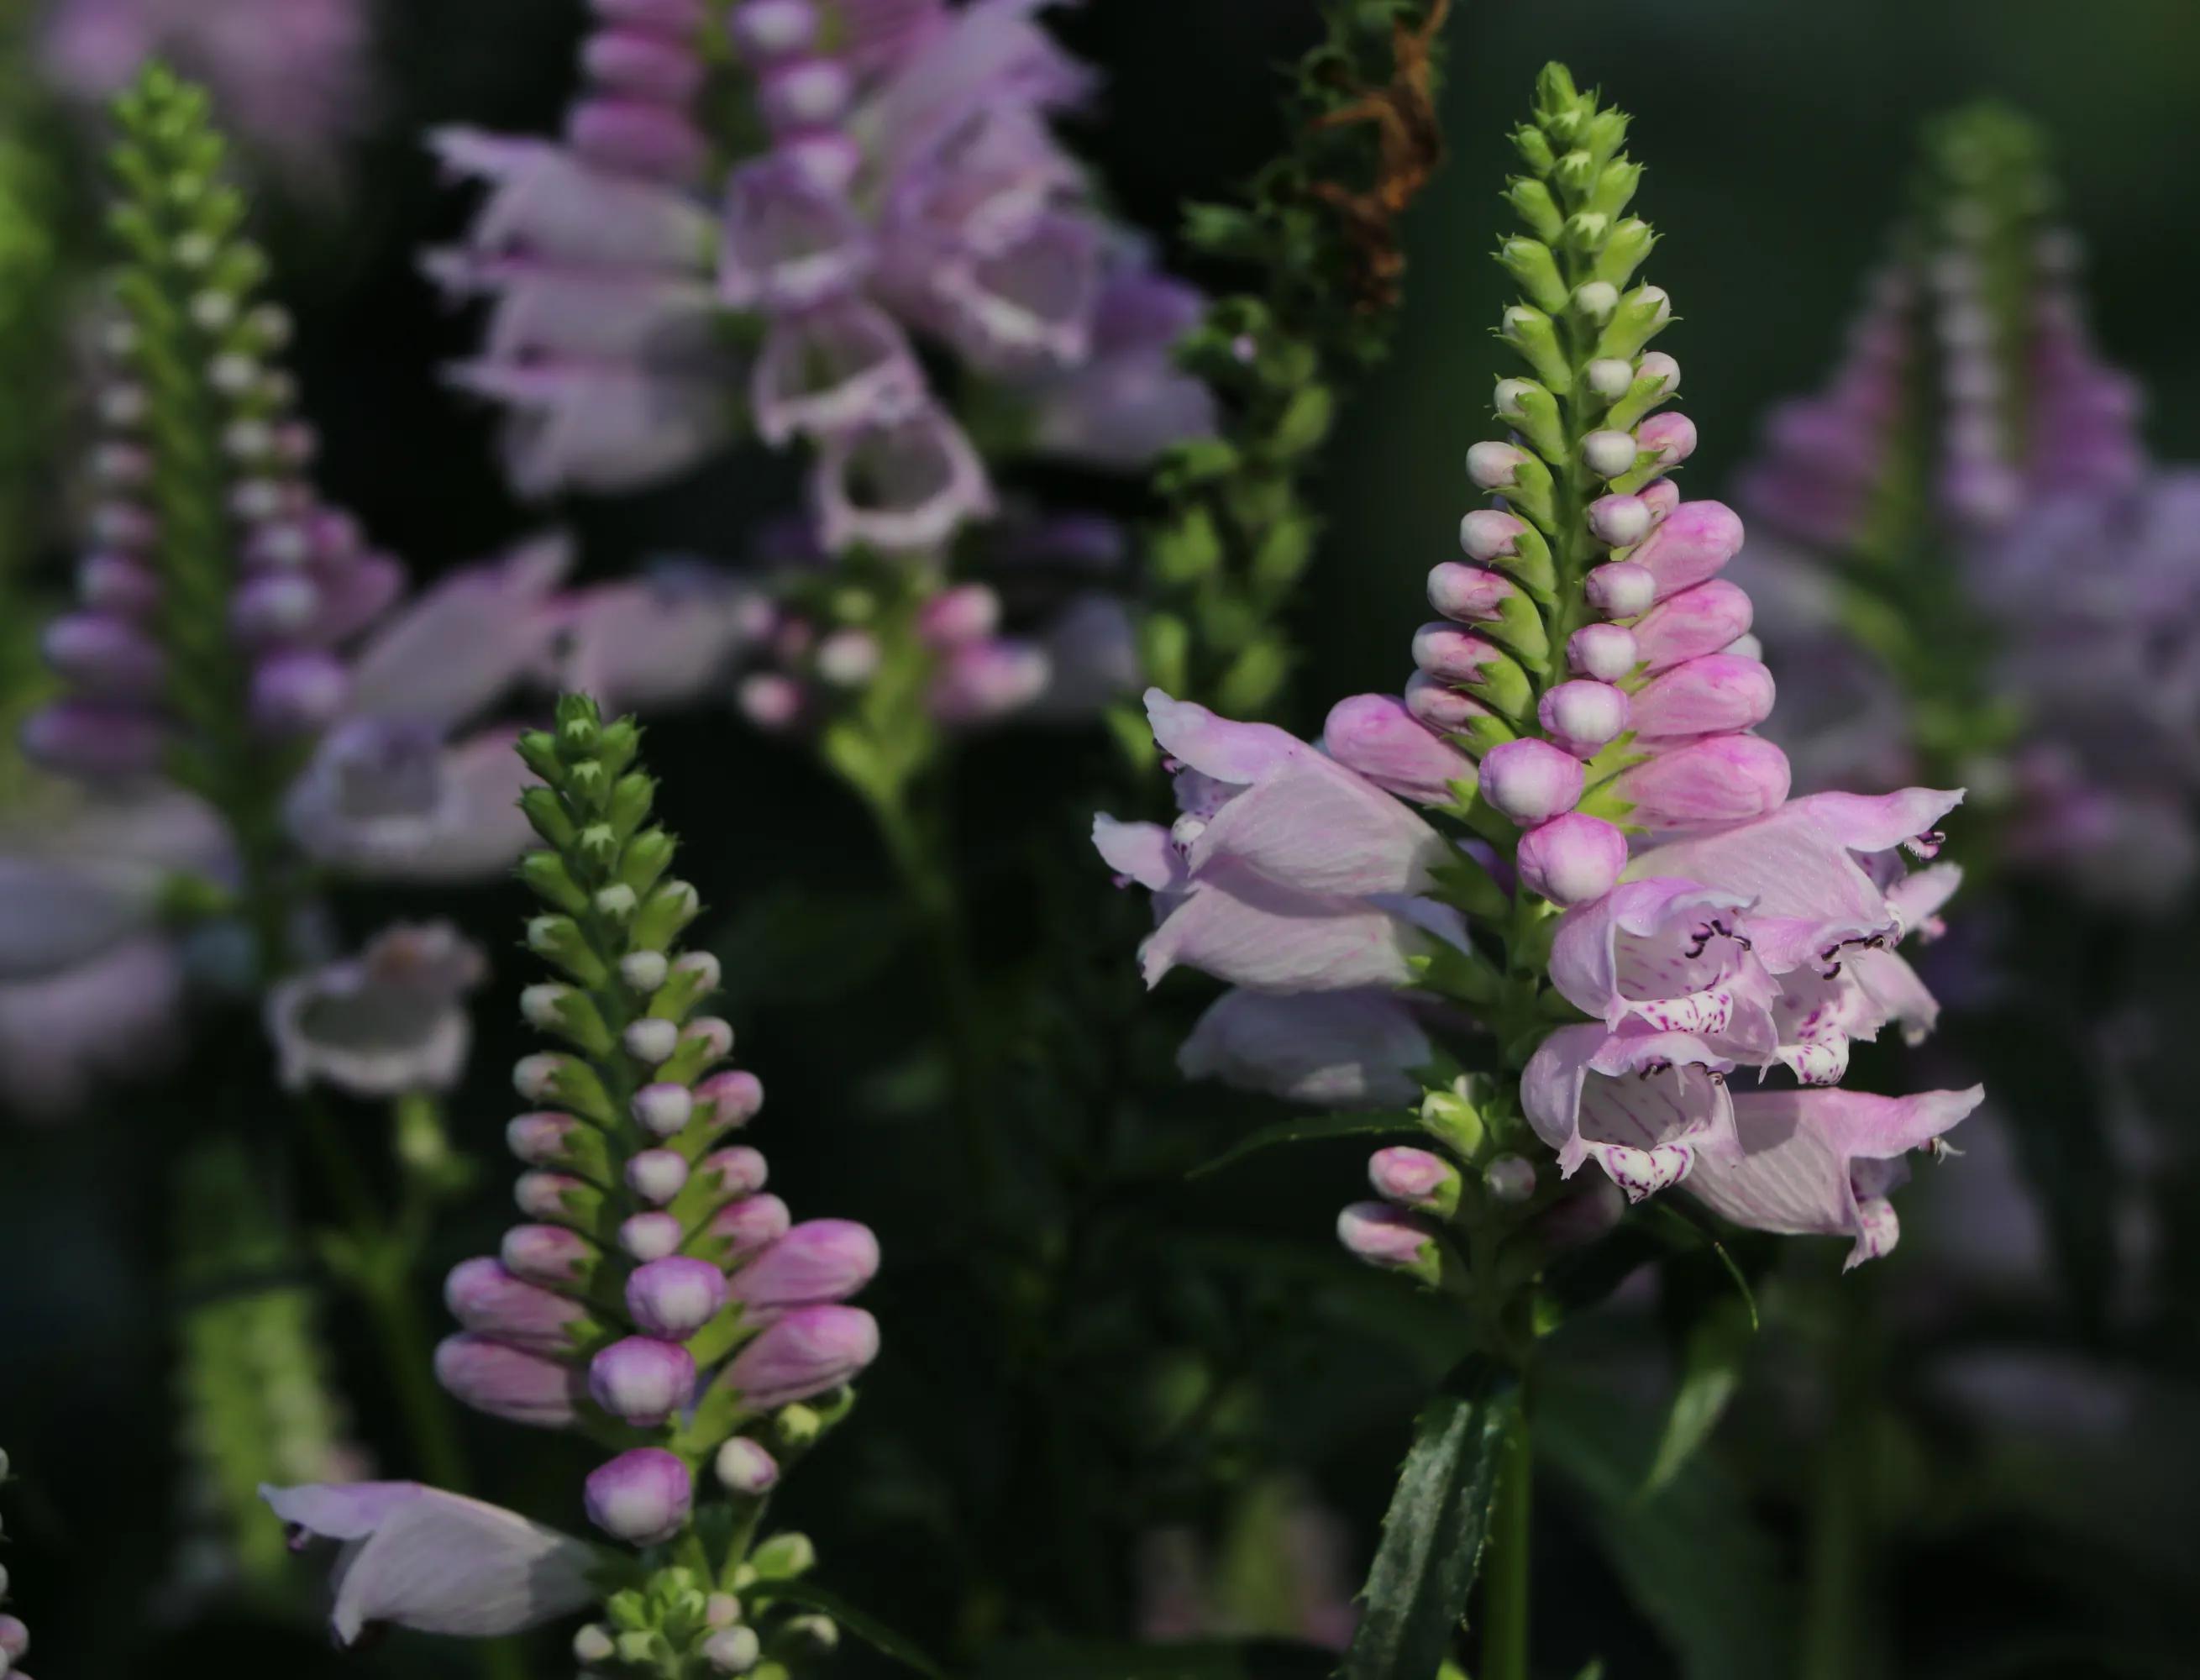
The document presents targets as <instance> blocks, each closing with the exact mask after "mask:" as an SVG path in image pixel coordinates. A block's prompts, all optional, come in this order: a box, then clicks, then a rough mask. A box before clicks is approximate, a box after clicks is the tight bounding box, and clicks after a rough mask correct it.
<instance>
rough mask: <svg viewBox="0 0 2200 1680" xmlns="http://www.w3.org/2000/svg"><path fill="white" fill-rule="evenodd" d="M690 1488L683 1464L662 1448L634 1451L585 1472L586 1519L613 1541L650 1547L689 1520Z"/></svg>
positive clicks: (674, 1533)
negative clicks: (586, 1476) (586, 1477)
mask: <svg viewBox="0 0 2200 1680" xmlns="http://www.w3.org/2000/svg"><path fill="white" fill-rule="evenodd" d="M694 1497H695V1488H694V1483H693V1478H690V1477H689V1475H688V1466H686V1465H684V1464H682V1462H681V1461H680V1460H679V1459H677V1458H676V1457H675V1456H674V1455H672V1454H670V1453H668V1452H666V1451H665V1450H664V1449H663V1448H662V1447H636V1448H635V1449H632V1450H631V1451H629V1452H623V1453H621V1454H620V1455H618V1456H617V1458H615V1459H613V1460H611V1461H610V1462H609V1463H608V1464H602V1465H599V1466H597V1467H596V1468H595V1469H594V1470H592V1471H590V1472H588V1483H587V1487H586V1495H585V1501H586V1504H587V1506H588V1520H589V1521H590V1522H592V1523H594V1525H596V1526H597V1527H598V1528H600V1529H601V1530H602V1531H604V1532H605V1533H606V1534H608V1535H610V1536H611V1537H612V1538H613V1539H615V1540H623V1541H625V1542H627V1543H628V1544H629V1545H633V1546H653V1545H656V1544H657V1543H658V1542H660V1541H664V1540H670V1538H671V1537H673V1536H674V1535H676V1534H677V1533H679V1532H680V1531H681V1529H682V1527H683V1526H685V1525H686V1524H687V1521H688V1511H689V1509H690V1508H691V1507H692V1506H693V1502H694Z"/></svg>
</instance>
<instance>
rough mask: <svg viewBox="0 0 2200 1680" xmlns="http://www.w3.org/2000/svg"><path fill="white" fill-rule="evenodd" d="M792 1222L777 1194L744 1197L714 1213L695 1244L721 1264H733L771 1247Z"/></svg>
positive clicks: (785, 1206) (783, 1234)
mask: <svg viewBox="0 0 2200 1680" xmlns="http://www.w3.org/2000/svg"><path fill="white" fill-rule="evenodd" d="M792 1224H793V1215H790V1214H789V1213H788V1212H787V1203H784V1202H782V1201H781V1200H780V1199H779V1197H776V1196H744V1197H741V1198H740V1200H739V1201H737V1202H729V1203H727V1204H726V1205H725V1206H724V1207H723V1208H721V1209H718V1211H717V1213H715V1214H713V1215H711V1222H710V1224H709V1225H708V1226H705V1227H704V1231H703V1236H702V1238H701V1239H700V1240H699V1242H698V1244H696V1246H697V1247H698V1249H699V1250H701V1251H702V1252H703V1253H704V1254H705V1256H707V1257H708V1258H711V1259H713V1260H716V1261H717V1262H718V1263H719V1264H720V1265H722V1266H734V1265H738V1264H739V1263H740V1262H741V1261H745V1260H746V1259H747V1258H748V1257H749V1256H752V1255H754V1254H757V1253H758V1252H760V1251H761V1250H764V1249H766V1248H769V1246H770V1245H771V1244H774V1243H775V1242H777V1241H778V1240H779V1239H780V1238H781V1237H783V1236H785V1235H786V1234H787V1228H788V1227H789V1226H791V1225H792Z"/></svg>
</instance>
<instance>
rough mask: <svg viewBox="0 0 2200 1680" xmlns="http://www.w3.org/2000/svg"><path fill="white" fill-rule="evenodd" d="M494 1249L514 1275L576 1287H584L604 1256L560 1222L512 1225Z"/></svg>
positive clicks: (508, 1270)
mask: <svg viewBox="0 0 2200 1680" xmlns="http://www.w3.org/2000/svg"><path fill="white" fill-rule="evenodd" d="M497 1252H498V1255H499V1256H500V1258H501V1259H502V1260H503V1261H504V1268H505V1270H506V1271H507V1272H509V1273H512V1276H514V1277H516V1278H524V1279H527V1280H528V1281H529V1282H530V1283H536V1284H552V1285H558V1286H559V1287H563V1288H576V1289H578V1288H586V1287H587V1285H588V1280H589V1279H591V1278H592V1277H594V1275H595V1270H596V1267H597V1265H598V1264H599V1263H600V1261H601V1260H602V1257H603V1256H602V1253H601V1251H600V1250H599V1249H598V1248H597V1247H596V1245H595V1244H594V1243H592V1242H590V1241H589V1240H588V1238H586V1237H583V1236H582V1235H581V1234H580V1233H579V1232H576V1231H568V1230H566V1229H565V1227H564V1226H559V1225H515V1226H512V1229H511V1230H509V1231H507V1232H505V1233H504V1241H503V1243H502V1244H501V1245H500V1247H499V1249H498V1250H497Z"/></svg>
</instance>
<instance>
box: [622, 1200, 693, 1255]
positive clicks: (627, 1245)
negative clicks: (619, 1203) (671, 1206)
mask: <svg viewBox="0 0 2200 1680" xmlns="http://www.w3.org/2000/svg"><path fill="white" fill-rule="evenodd" d="M686 1234H687V1233H686V1232H684V1231H683V1230H682V1228H681V1225H680V1221H679V1220H678V1219H676V1217H674V1216H673V1215H670V1214H668V1213H664V1212H661V1211H658V1210H656V1209H652V1210H651V1211H650V1212H648V1213H646V1214H635V1215H631V1216H630V1217H629V1218H627V1219H623V1220H620V1221H619V1228H618V1244H619V1247H620V1248H621V1249H622V1250H623V1251H624V1252H625V1253H626V1254H627V1255H628V1256H630V1257H631V1258H633V1259H635V1260H639V1261H645V1262H647V1261H652V1260H662V1259H664V1256H667V1255H669V1254H677V1253H679V1251H680V1239H681V1238H682V1237H683V1236H685V1235H686Z"/></svg>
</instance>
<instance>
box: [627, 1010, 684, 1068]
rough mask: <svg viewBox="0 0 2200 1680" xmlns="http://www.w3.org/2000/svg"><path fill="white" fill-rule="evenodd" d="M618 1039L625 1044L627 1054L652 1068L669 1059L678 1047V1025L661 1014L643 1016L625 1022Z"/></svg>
mask: <svg viewBox="0 0 2200 1680" xmlns="http://www.w3.org/2000/svg"><path fill="white" fill-rule="evenodd" d="M620 1041H621V1042H622V1043H623V1045H625V1046H626V1053H627V1054H628V1055H629V1056H631V1057H634V1059H635V1061H637V1062H644V1063H646V1064H647V1065H648V1066H650V1067H652V1068H654V1067H656V1066H657V1065H658V1063H659V1062H666V1061H670V1059H671V1056H672V1052H673V1051H676V1050H677V1049H679V1048H680V1027H679V1025H678V1023H677V1022H676V1021H666V1020H664V1018H663V1017H662V1016H653V1015H649V1016H643V1017H642V1018H641V1020H639V1021H629V1023H628V1024H627V1029H626V1031H625V1033H623V1034H622V1035H621V1039H620Z"/></svg>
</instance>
